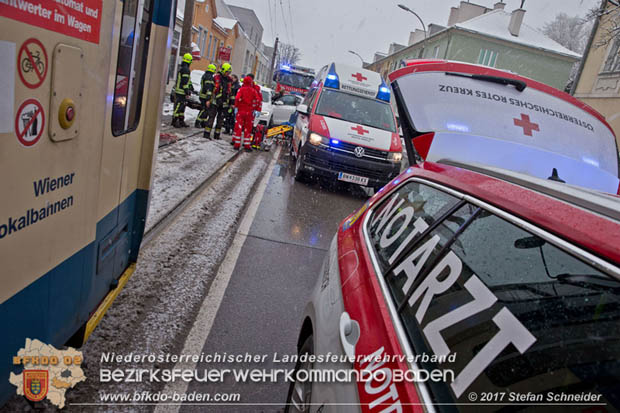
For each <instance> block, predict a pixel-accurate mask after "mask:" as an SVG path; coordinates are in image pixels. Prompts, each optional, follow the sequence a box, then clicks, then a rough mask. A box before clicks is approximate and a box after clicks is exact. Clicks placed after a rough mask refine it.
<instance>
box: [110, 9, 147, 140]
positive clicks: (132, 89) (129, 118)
mask: <svg viewBox="0 0 620 413" xmlns="http://www.w3.org/2000/svg"><path fill="white" fill-rule="evenodd" d="M140 3H142V2H141V1H139V0H126V1H125V2H124V5H123V21H122V24H121V35H120V41H119V49H118V63H117V66H116V83H115V87H114V102H113V103H112V107H113V110H112V134H113V135H114V136H118V135H122V134H124V133H127V132H130V131H132V130H134V129H136V127H137V126H138V122H139V120H140V109H141V107H142V90H143V86H144V75H145V68H146V58H147V51H148V47H149V37H150V28H151V10H152V3H153V1H152V0H147V1H145V2H144V7H142V8H141V7H139V6H140Z"/></svg>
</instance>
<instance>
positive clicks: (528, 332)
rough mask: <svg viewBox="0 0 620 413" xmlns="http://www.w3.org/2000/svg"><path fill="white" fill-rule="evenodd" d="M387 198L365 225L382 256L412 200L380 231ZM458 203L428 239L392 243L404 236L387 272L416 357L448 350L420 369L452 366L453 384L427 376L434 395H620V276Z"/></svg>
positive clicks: (453, 398) (445, 399)
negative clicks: (383, 240)
mask: <svg viewBox="0 0 620 413" xmlns="http://www.w3.org/2000/svg"><path fill="white" fill-rule="evenodd" d="M419 187H420V188H423V186H419ZM403 188H405V187H403ZM408 196H409V194H408ZM401 199H402V197H401ZM389 202H390V198H388V200H386V201H385V202H384V203H383V204H382V205H381V206H380V207H379V208H376V209H375V210H373V211H372V212H371V216H370V218H369V220H368V224H367V225H368V232H369V236H370V240H369V243H370V246H371V248H372V251H373V252H374V254H375V256H376V257H381V256H385V255H386V254H385V253H384V251H382V248H383V247H385V246H386V243H384V244H383V245H382V244H381V243H380V242H379V243H377V242H376V240H377V239H381V238H384V234H388V235H387V237H385V238H386V239H391V238H390V234H393V227H394V226H397V227H398V225H399V220H400V221H402V220H403V219H404V218H402V217H400V218H399V217H398V215H404V212H403V211H404V210H405V209H406V208H409V206H406V204H405V203H402V204H401V206H400V207H396V206H392V207H391V208H392V210H393V211H394V212H391V215H389V216H390V218H389V219H388V220H387V221H386V222H385V223H384V224H383V226H382V227H381V226H380V225H379V224H375V225H376V229H374V230H373V227H372V225H373V223H375V221H376V220H377V219H379V215H380V214H381V213H382V211H384V210H385V208H386V207H387V204H388V203H389ZM452 211H453V212H450V213H449V214H446V215H444V217H443V219H442V220H439V221H435V225H433V224H430V223H429V224H430V225H429V228H428V229H427V231H426V233H424V234H423V236H422V237H414V238H407V237H404V238H403V237H398V238H397V239H396V240H395V241H394V243H395V244H398V242H403V243H408V245H407V246H406V247H404V248H403V250H405V251H407V252H406V253H405V254H404V255H401V256H399V258H397V259H396V261H395V262H393V263H392V264H391V266H390V267H388V268H387V270H389V272H386V274H385V280H386V283H387V284H388V289H389V290H390V294H391V299H393V301H394V303H395V306H396V307H397V308H399V316H400V319H401V321H402V323H403V326H404V327H405V331H406V334H407V336H408V338H409V340H410V343H411V346H412V349H413V351H414V353H416V354H429V355H433V354H434V355H436V356H442V357H444V358H443V359H439V360H435V361H434V362H433V363H431V362H428V363H425V362H423V361H422V362H421V363H420V365H421V366H420V367H421V368H423V369H434V368H437V367H439V368H441V369H450V370H452V371H453V372H454V376H455V380H454V381H452V382H449V383H443V382H441V383H439V382H438V383H435V382H430V381H429V382H427V383H428V384H429V386H430V391H431V394H432V396H433V397H434V399H435V402H436V403H467V402H468V399H467V395H468V394H469V393H470V392H475V393H477V394H478V395H480V394H481V393H483V392H508V391H510V390H512V391H515V389H526V392H528V391H530V392H533V393H539V394H543V393H545V394H546V393H547V392H554V393H565V394H570V393H581V392H585V393H594V394H600V395H601V399H599V400H603V401H606V402H608V403H612V402H613V401H614V400H615V402H616V403H617V398H614V396H613V395H614V394H617V393H616V392H617V387H614V386H617V383H619V382H620V362H619V361H618V360H619V359H620V340H618V338H617V337H616V331H617V327H618V325H617V320H618V317H619V316H620V296H619V294H620V282H619V281H618V280H616V279H613V278H611V277H610V276H609V275H607V274H605V273H603V272H601V271H600V270H598V269H596V268H594V267H593V266H592V265H590V264H588V263H586V262H584V261H582V260H580V259H578V258H576V257H575V256H573V255H571V254H569V253H567V252H565V251H564V250H562V249H560V248H558V247H557V246H555V245H552V244H550V243H549V242H547V241H545V240H544V239H543V238H540V237H539V236H537V235H534V234H532V233H530V232H527V231H525V230H524V229H522V228H520V227H518V226H517V225H515V224H513V223H511V222H509V221H506V220H505V219H503V218H500V217H498V216H496V215H494V214H492V213H490V212H488V211H486V210H484V209H481V208H478V207H477V206H474V205H472V204H464V203H460V204H457V205H456V208H452ZM419 219H423V220H425V221H426V220H428V219H429V217H428V216H422V217H421V218H419ZM412 225H415V224H410V225H409V226H412ZM418 225H420V224H419V223H418ZM387 246H388V247H390V248H394V246H393V245H392V244H389V245H387ZM397 248H402V245H399V246H398V247H397ZM387 255H389V254H387ZM378 260H379V261H381V258H378ZM380 267H381V265H380ZM381 268H382V271H385V266H383V267H381ZM612 383H616V384H612ZM612 404H613V403H612ZM447 407H448V406H446V408H447ZM450 407H451V406H450ZM459 407H462V406H459ZM438 408H439V409H440V410H441V409H442V406H438ZM478 408H479V407H478V406H471V410H472V411H477V409H478ZM464 410H467V409H464Z"/></svg>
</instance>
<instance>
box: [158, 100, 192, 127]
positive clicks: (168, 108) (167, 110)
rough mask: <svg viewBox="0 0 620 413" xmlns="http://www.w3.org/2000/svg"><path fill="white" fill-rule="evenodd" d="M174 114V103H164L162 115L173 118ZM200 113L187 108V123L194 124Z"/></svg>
mask: <svg viewBox="0 0 620 413" xmlns="http://www.w3.org/2000/svg"><path fill="white" fill-rule="evenodd" d="M172 112H174V103H171V102H169V101H167V102H164V105H163V106H162V108H161V114H162V115H164V116H172ZM198 112H200V111H198V110H196V109H191V108H188V107H185V123H187V124H189V123H190V122H191V123H194V121H195V120H196V118H197V117H198Z"/></svg>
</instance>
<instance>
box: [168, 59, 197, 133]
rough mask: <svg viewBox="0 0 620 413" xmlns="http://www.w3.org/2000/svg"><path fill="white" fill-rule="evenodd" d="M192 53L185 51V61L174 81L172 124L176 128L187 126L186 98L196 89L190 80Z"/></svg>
mask: <svg viewBox="0 0 620 413" xmlns="http://www.w3.org/2000/svg"><path fill="white" fill-rule="evenodd" d="M192 60H193V59H192V55H191V54H190V53H185V54H184V55H183V63H181V67H180V68H179V70H178V72H177V80H176V82H175V83H174V93H175V96H174V112H173V114H172V126H174V127H175V128H186V127H187V126H188V125H187V124H186V123H185V100H186V99H187V96H189V95H190V94H191V93H192V92H193V91H194V86H193V85H192V82H191V81H190V78H189V75H190V70H189V65H190V64H191V63H192Z"/></svg>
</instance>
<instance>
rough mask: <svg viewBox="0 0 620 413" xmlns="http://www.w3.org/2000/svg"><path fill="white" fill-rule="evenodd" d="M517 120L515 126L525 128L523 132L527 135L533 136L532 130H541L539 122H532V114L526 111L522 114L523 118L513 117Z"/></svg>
mask: <svg viewBox="0 0 620 413" xmlns="http://www.w3.org/2000/svg"><path fill="white" fill-rule="evenodd" d="M513 121H514V122H515V126H518V127H520V128H523V134H524V135H527V136H532V131H534V130H535V131H536V132H540V129H539V128H538V123H532V122H530V115H526V114H525V113H522V114H521V119H517V118H513Z"/></svg>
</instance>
